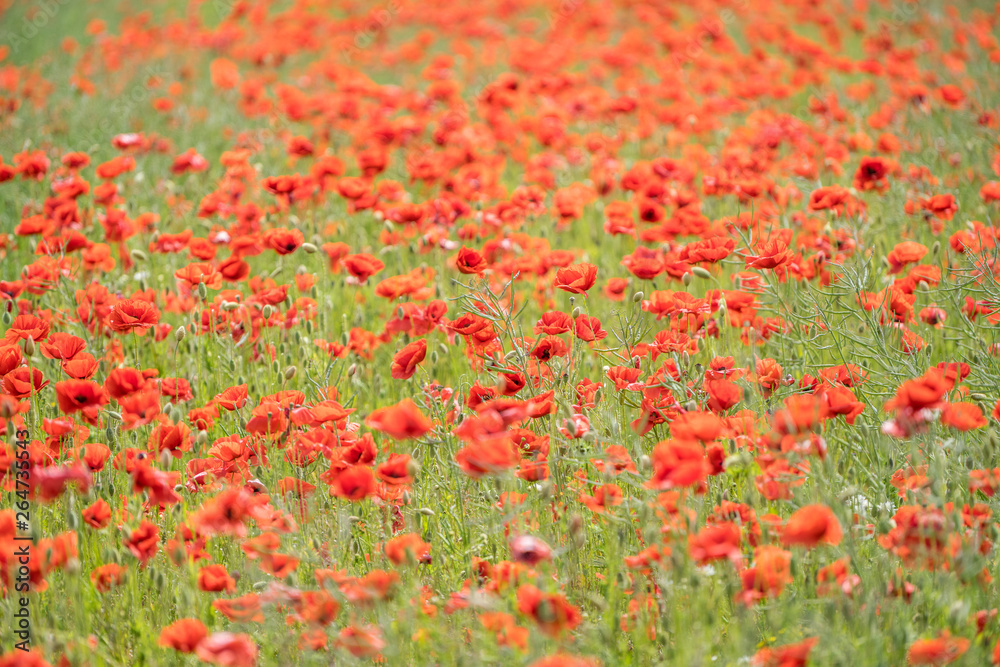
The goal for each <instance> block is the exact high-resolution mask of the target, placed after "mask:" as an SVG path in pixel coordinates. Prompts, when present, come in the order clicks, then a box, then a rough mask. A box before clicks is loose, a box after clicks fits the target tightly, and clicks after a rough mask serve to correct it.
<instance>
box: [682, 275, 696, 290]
mask: <svg viewBox="0 0 1000 667" xmlns="http://www.w3.org/2000/svg"><path fill="white" fill-rule="evenodd" d="M692 280H693V278H692V277H691V274H690V273H685V274H684V275H683V276H682V277H681V282H682V283H684V287H687V286H688V285H690V284H691V281H692Z"/></svg>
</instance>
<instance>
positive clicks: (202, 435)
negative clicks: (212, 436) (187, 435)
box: [195, 431, 208, 446]
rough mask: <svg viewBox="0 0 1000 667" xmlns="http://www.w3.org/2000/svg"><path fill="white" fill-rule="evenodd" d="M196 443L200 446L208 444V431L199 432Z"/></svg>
mask: <svg viewBox="0 0 1000 667" xmlns="http://www.w3.org/2000/svg"><path fill="white" fill-rule="evenodd" d="M195 442H196V443H198V445H199V446H201V445H204V444H205V443H206V442H208V431H198V437H197V438H195Z"/></svg>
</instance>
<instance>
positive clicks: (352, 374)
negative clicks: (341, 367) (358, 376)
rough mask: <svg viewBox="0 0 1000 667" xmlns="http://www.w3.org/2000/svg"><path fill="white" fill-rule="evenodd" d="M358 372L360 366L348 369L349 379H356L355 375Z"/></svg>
mask: <svg viewBox="0 0 1000 667" xmlns="http://www.w3.org/2000/svg"><path fill="white" fill-rule="evenodd" d="M357 372H358V365H357V364H351V365H350V366H348V367H347V377H354V374H355V373H357Z"/></svg>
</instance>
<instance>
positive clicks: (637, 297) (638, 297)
mask: <svg viewBox="0 0 1000 667" xmlns="http://www.w3.org/2000/svg"><path fill="white" fill-rule="evenodd" d="M644 296H645V294H643V293H642V292H641V291H639V292H636V293H635V294H633V295H632V303H641V302H642V299H643V297H644Z"/></svg>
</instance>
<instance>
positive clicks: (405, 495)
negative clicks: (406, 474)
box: [403, 491, 411, 505]
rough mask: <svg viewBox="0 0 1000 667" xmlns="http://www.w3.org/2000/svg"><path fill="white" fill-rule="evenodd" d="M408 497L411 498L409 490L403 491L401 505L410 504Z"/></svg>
mask: <svg viewBox="0 0 1000 667" xmlns="http://www.w3.org/2000/svg"><path fill="white" fill-rule="evenodd" d="M410 499H411V498H410V492H409V491H403V505H409V504H410Z"/></svg>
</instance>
